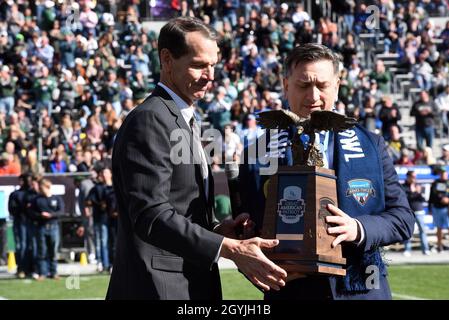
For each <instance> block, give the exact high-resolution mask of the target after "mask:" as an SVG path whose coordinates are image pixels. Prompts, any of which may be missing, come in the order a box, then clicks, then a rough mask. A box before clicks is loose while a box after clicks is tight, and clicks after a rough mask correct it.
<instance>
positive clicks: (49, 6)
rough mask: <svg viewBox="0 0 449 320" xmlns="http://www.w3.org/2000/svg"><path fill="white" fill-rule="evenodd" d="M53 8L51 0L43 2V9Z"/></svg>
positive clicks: (53, 4)
mask: <svg viewBox="0 0 449 320" xmlns="http://www.w3.org/2000/svg"><path fill="white" fill-rule="evenodd" d="M54 6H55V3H54V2H53V1H51V0H47V1H45V7H46V8H53V7H54Z"/></svg>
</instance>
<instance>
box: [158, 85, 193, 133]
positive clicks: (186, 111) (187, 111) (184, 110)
mask: <svg viewBox="0 0 449 320" xmlns="http://www.w3.org/2000/svg"><path fill="white" fill-rule="evenodd" d="M157 85H158V86H160V87H162V88H163V89H164V90H165V91H167V93H168V94H169V95H170V97H171V98H172V99H173V101H174V102H175V104H176V106H177V107H178V108H179V110H180V111H181V114H182V117H183V118H184V120H185V122H186V123H187V124H189V122H190V119H192V117H193V116H194V112H195V108H194V107H193V106H189V105H188V104H187V102H185V101H184V100H182V99H181V97H179V96H178V95H177V94H176V93H174V92H173V90H171V89H170V88H169V87H167V86H166V85H165V84H163V83H162V82H159V83H158V84H157Z"/></svg>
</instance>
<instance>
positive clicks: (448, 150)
mask: <svg viewBox="0 0 449 320" xmlns="http://www.w3.org/2000/svg"><path fill="white" fill-rule="evenodd" d="M442 151H443V155H442V156H441V157H440V158H439V159H438V160H437V163H438V164H439V165H442V166H449V144H445V145H444V146H443V148H442Z"/></svg>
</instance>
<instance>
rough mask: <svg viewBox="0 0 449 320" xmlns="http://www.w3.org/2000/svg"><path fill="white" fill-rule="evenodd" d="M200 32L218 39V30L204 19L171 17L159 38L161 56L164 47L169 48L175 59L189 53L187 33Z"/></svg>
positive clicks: (210, 37)
mask: <svg viewBox="0 0 449 320" xmlns="http://www.w3.org/2000/svg"><path fill="white" fill-rule="evenodd" d="M189 32H200V33H201V34H202V35H203V36H204V37H205V38H206V39H210V40H214V41H217V39H218V36H217V32H216V31H215V30H214V29H213V28H212V27H210V26H208V25H207V24H205V23H204V22H203V21H201V20H200V19H197V18H191V17H178V18H174V19H171V20H170V21H168V22H167V24H166V25H164V26H163V27H162V29H161V32H160V34H159V39H158V52H159V58H160V55H161V50H162V49H167V50H168V51H170V53H171V54H172V55H173V57H174V58H175V59H178V58H180V57H182V56H184V55H186V54H188V53H189V50H190V47H189V45H188V44H187V42H186V34H187V33H189Z"/></svg>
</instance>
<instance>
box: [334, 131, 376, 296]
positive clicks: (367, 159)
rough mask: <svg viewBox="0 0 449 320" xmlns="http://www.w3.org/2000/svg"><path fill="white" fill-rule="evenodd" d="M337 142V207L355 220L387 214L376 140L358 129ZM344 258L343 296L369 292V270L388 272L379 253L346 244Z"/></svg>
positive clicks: (340, 280)
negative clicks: (372, 267)
mask: <svg viewBox="0 0 449 320" xmlns="http://www.w3.org/2000/svg"><path fill="white" fill-rule="evenodd" d="M335 142H336V143H335V146H334V152H336V155H335V158H334V159H335V163H334V168H335V172H336V175H337V177H338V179H337V195H338V207H339V208H340V209H341V210H343V211H344V212H345V213H347V214H348V215H349V216H351V217H353V218H357V217H358V216H361V215H368V214H369V215H375V214H380V213H381V212H383V211H384V210H385V195H384V181H383V165H382V159H381V157H380V156H379V151H378V149H377V147H376V143H375V141H374V139H373V137H372V136H370V134H369V133H368V131H366V130H365V129H363V128H361V127H359V126H356V127H354V128H353V129H349V130H346V131H344V132H340V133H338V134H336V138H335ZM362 245H363V244H362ZM343 255H344V257H345V258H346V259H347V268H346V276H345V277H343V278H338V280H337V289H338V290H339V291H340V292H341V293H357V292H366V291H367V290H368V289H367V288H366V284H365V282H366V278H367V277H368V276H369V275H370V274H367V273H366V270H367V267H368V266H372V265H376V266H377V267H378V268H379V273H380V274H384V272H385V264H384V263H383V261H382V257H381V255H380V252H379V250H378V249H376V250H372V251H367V252H364V251H363V250H361V248H356V247H355V245H354V244H344V246H343Z"/></svg>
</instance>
